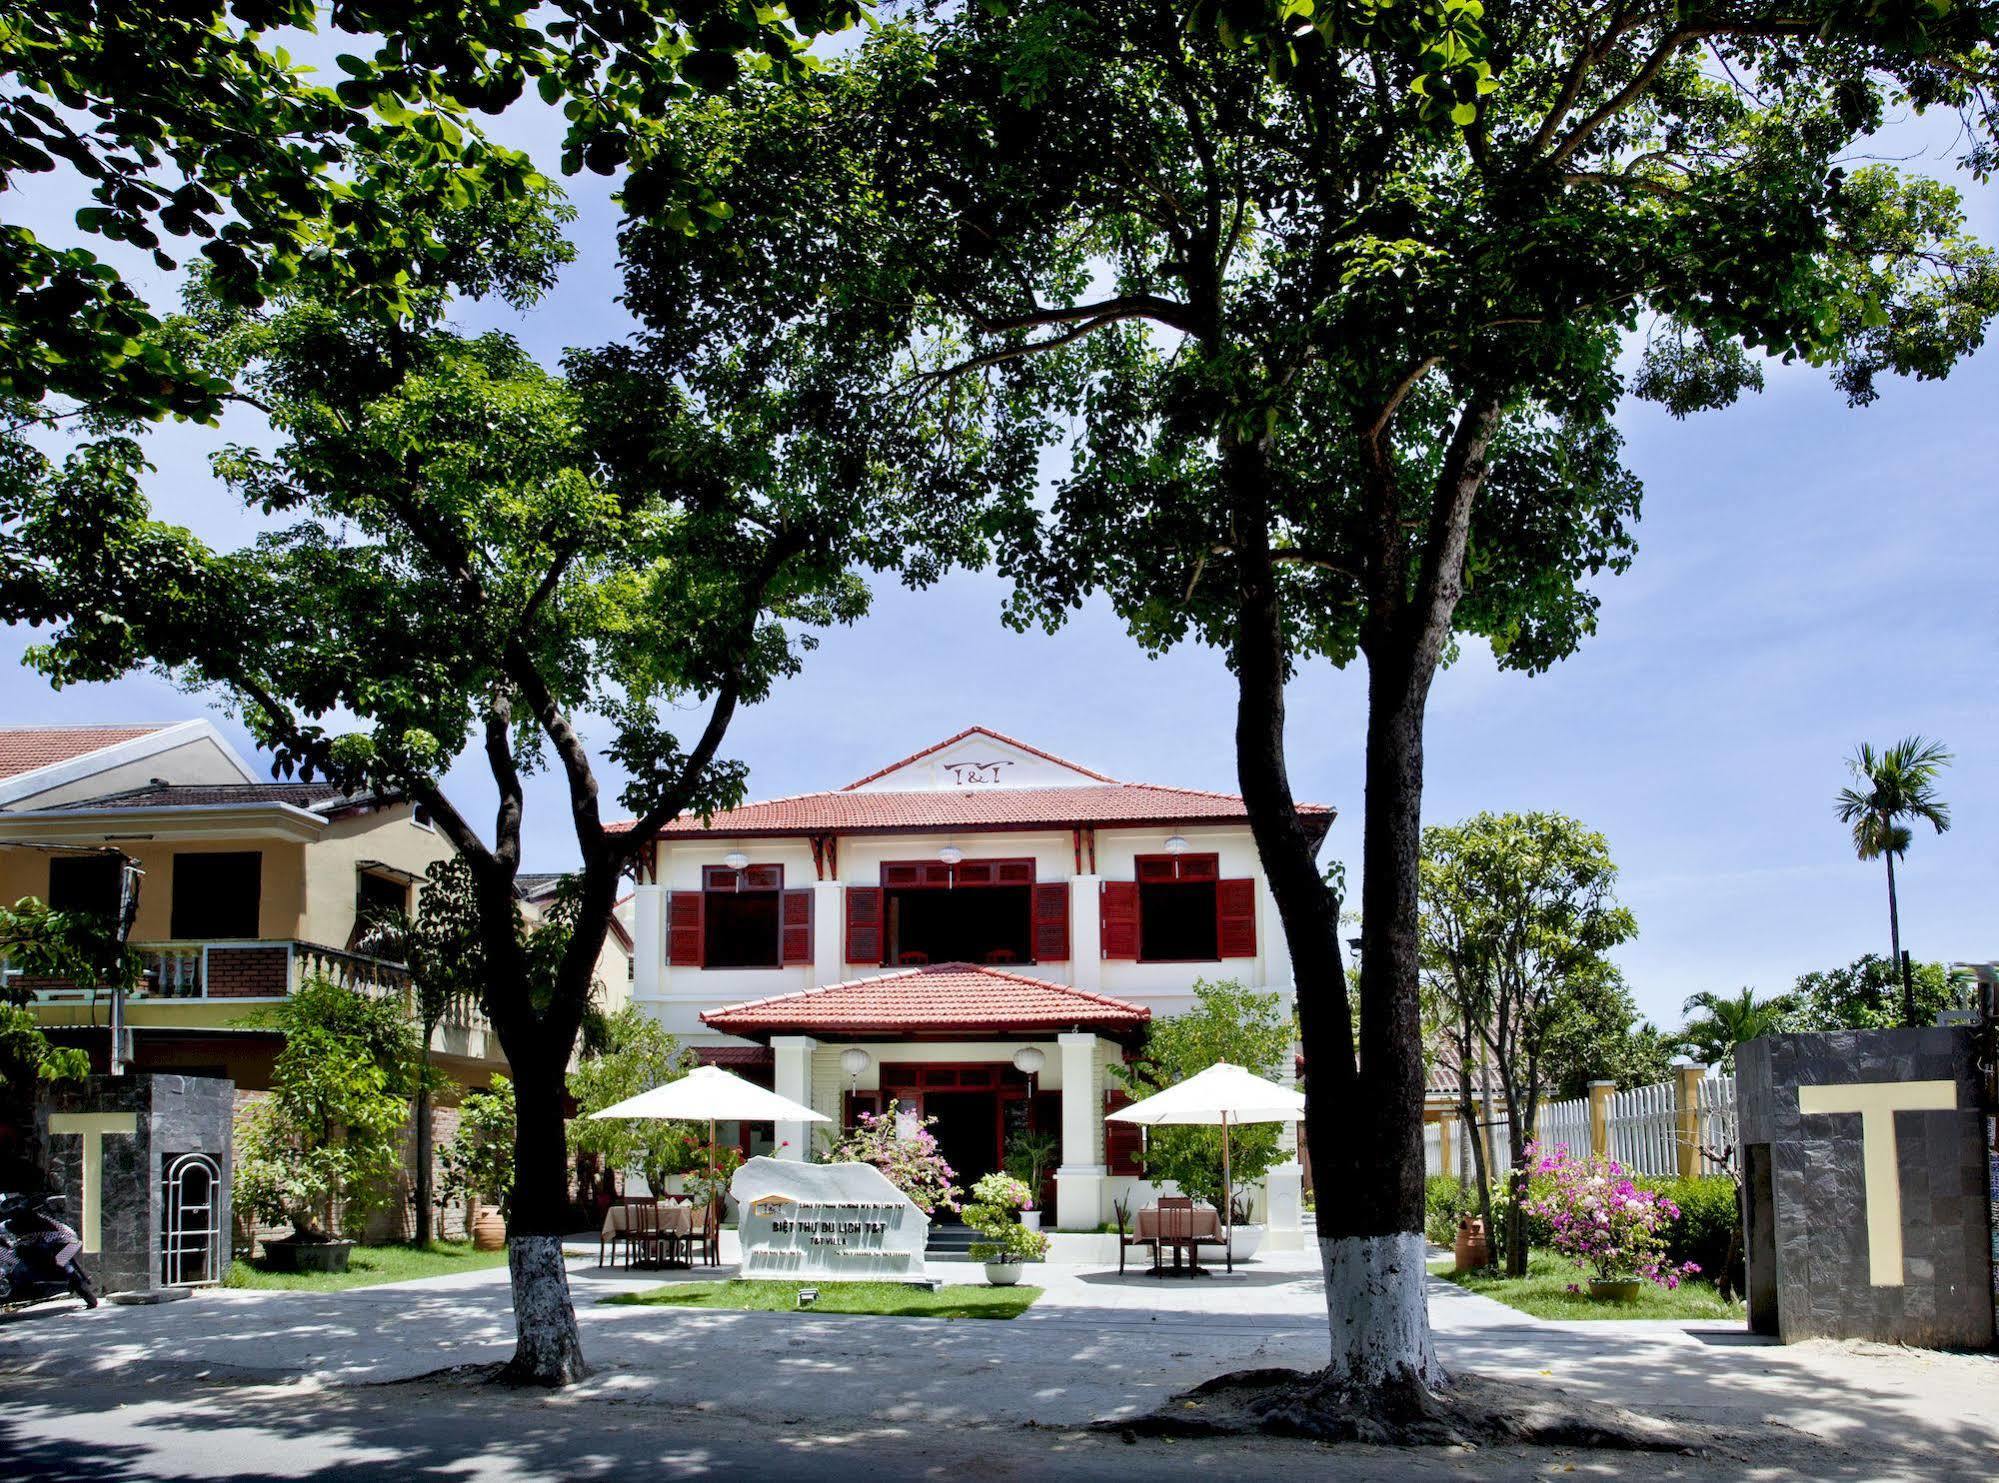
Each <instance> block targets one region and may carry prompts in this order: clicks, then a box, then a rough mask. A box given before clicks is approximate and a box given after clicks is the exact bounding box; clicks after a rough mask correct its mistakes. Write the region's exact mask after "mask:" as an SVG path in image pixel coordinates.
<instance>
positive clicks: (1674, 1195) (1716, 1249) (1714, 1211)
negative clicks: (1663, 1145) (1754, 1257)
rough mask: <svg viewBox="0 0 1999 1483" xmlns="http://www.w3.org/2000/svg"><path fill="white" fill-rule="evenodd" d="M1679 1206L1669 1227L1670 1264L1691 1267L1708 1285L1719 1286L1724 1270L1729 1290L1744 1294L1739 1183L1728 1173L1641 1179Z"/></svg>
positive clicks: (1646, 1185) (1647, 1186) (1668, 1248)
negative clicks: (1694, 1267)
mask: <svg viewBox="0 0 1999 1483" xmlns="http://www.w3.org/2000/svg"><path fill="white" fill-rule="evenodd" d="M1639 1183H1640V1184H1642V1185H1643V1186H1644V1187H1645V1188H1646V1189H1650V1190H1655V1191H1657V1192H1658V1193H1659V1194H1661V1195H1664V1196H1665V1197H1666V1198H1667V1199H1668V1200H1670V1201H1672V1202H1673V1204H1674V1205H1676V1206H1677V1207H1679V1214H1678V1215H1677V1216H1675V1217H1674V1218H1673V1220H1672V1221H1671V1222H1669V1223H1668V1225H1667V1228H1666V1259H1667V1260H1668V1261H1670V1262H1672V1263H1674V1264H1676V1265H1684V1264H1685V1263H1687V1262H1692V1263H1693V1264H1694V1265H1695V1266H1697V1267H1699V1268H1700V1275H1701V1276H1702V1278H1703V1279H1705V1280H1706V1281H1709V1282H1719V1281H1720V1279H1721V1277H1722V1275H1723V1273H1724V1269H1726V1271H1727V1272H1728V1273H1729V1274H1730V1284H1729V1290H1730V1291H1731V1292H1737V1293H1739V1292H1741V1291H1742V1289H1743V1247H1742V1239H1741V1237H1742V1210H1741V1206H1740V1205H1739V1204H1738V1202H1737V1194H1736V1187H1735V1181H1734V1180H1733V1179H1731V1178H1729V1177H1728V1176H1727V1175H1725V1174H1710V1175H1703V1176H1700V1177H1698V1178H1694V1179H1643V1180H1640V1181H1639Z"/></svg>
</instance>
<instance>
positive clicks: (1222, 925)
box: [1215, 880, 1256, 958]
mask: <svg viewBox="0 0 1999 1483" xmlns="http://www.w3.org/2000/svg"><path fill="white" fill-rule="evenodd" d="M1215 941H1216V943H1217V944H1218V946H1219V949H1220V955H1221V956H1222V957H1224V958H1254V957H1255V956H1256V882H1255V881H1253V880H1229V881H1217V882H1215Z"/></svg>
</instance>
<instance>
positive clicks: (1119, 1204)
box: [1111, 1200, 1159, 1277]
mask: <svg viewBox="0 0 1999 1483" xmlns="http://www.w3.org/2000/svg"><path fill="white" fill-rule="evenodd" d="M1111 1214H1113V1215H1115V1216H1116V1217H1117V1274H1118V1276H1120V1277H1122V1276H1124V1254H1125V1251H1126V1250H1127V1249H1128V1248H1130V1247H1133V1246H1150V1247H1151V1248H1152V1265H1153V1266H1154V1267H1155V1268H1156V1267H1158V1265H1159V1238H1158V1237H1157V1236H1156V1235H1155V1236H1141V1235H1140V1234H1139V1233H1138V1229H1137V1227H1136V1226H1134V1225H1133V1224H1132V1217H1131V1203H1130V1202H1129V1201H1127V1200H1113V1201H1111Z"/></svg>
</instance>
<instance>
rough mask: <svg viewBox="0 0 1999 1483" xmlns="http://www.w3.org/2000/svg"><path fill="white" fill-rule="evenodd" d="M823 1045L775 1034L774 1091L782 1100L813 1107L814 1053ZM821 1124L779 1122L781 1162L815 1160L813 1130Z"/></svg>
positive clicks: (807, 1038)
mask: <svg viewBox="0 0 1999 1483" xmlns="http://www.w3.org/2000/svg"><path fill="white" fill-rule="evenodd" d="M818 1046H819V1042H818V1041H816V1040H814V1039H813V1038H812V1037H811V1036H810V1035H773V1036H771V1038H770V1048H771V1050H772V1052H773V1053H774V1054H775V1057H776V1062H777V1064H776V1067H775V1069H774V1074H773V1075H772V1078H771V1081H772V1090H773V1091H775V1092H776V1093H777V1094H778V1095H779V1096H780V1097H789V1098H791V1100H792V1101H794V1102H803V1103H804V1104H805V1105H806V1106H807V1107H810V1106H811V1105H812V1052H813V1051H814V1050H816V1049H818ZM819 1126H820V1124H818V1123H779V1124H778V1125H777V1141H778V1144H779V1147H778V1150H777V1157H778V1158H781V1159H803V1160H806V1161H807V1162H810V1160H811V1157H812V1130H813V1129H814V1128H816V1127H819Z"/></svg>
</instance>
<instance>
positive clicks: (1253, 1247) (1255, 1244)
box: [1201, 1226, 1265, 1262]
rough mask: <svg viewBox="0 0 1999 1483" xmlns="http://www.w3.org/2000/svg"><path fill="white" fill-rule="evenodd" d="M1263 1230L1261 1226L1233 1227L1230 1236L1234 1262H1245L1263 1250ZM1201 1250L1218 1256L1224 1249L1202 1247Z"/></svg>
mask: <svg viewBox="0 0 1999 1483" xmlns="http://www.w3.org/2000/svg"><path fill="white" fill-rule="evenodd" d="M1264 1229H1265V1228H1264V1227H1262V1226H1237V1227H1235V1229H1234V1230H1233V1231H1232V1232H1231V1233H1230V1234H1231V1237H1232V1239H1233V1242H1234V1246H1233V1250H1234V1252H1235V1260H1236V1261H1239V1262H1246V1261H1248V1260H1249V1259H1250V1258H1251V1257H1253V1256H1255V1255H1256V1254H1257V1252H1258V1251H1260V1250H1261V1249H1262V1248H1263V1233H1264ZM1201 1250H1202V1251H1204V1252H1213V1253H1214V1254H1215V1255H1216V1256H1220V1255H1221V1254H1222V1252H1223V1250H1224V1248H1223V1247H1221V1246H1219V1245H1217V1246H1203V1247H1202V1248H1201Z"/></svg>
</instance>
